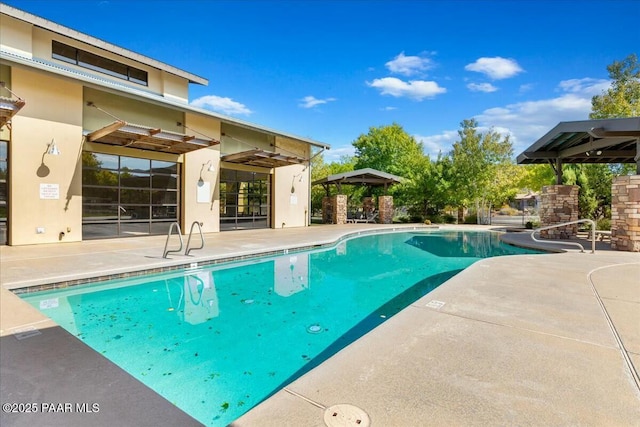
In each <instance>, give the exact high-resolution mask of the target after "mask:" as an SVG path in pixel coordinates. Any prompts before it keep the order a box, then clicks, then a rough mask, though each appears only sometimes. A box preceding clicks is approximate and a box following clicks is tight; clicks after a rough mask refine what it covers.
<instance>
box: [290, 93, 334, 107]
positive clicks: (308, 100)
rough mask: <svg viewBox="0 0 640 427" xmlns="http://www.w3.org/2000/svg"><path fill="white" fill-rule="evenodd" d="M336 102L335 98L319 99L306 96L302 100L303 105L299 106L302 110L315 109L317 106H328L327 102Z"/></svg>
mask: <svg viewBox="0 0 640 427" xmlns="http://www.w3.org/2000/svg"><path fill="white" fill-rule="evenodd" d="M335 100H336V99H335V98H325V99H318V98H316V97H315V96H305V97H304V98H302V99H301V100H300V101H301V103H300V104H298V105H299V106H300V107H302V108H313V107H315V106H316V105H320V104H326V103H327V102H331V101H335Z"/></svg>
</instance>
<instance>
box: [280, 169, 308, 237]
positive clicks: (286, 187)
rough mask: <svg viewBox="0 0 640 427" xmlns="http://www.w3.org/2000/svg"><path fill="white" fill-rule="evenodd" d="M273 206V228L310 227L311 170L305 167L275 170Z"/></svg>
mask: <svg viewBox="0 0 640 427" xmlns="http://www.w3.org/2000/svg"><path fill="white" fill-rule="evenodd" d="M271 200H272V204H273V206H274V209H273V211H274V217H273V223H272V226H273V228H285V227H286V228H289V227H304V226H306V225H308V220H307V218H308V210H309V168H306V169H305V166H304V165H292V166H282V167H279V168H275V170H274V178H273V194H272V198H271Z"/></svg>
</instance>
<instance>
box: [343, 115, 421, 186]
mask: <svg viewBox="0 0 640 427" xmlns="http://www.w3.org/2000/svg"><path fill="white" fill-rule="evenodd" d="M352 144H353V147H354V148H355V157H356V159H357V160H356V164H355V168H356V169H362V168H372V169H376V170H379V171H383V172H387V173H391V174H394V175H398V176H400V177H403V178H407V179H411V178H412V177H413V175H414V173H416V172H417V171H418V165H419V164H420V162H421V160H422V157H424V152H423V147H422V143H419V142H417V141H416V139H415V138H414V137H413V136H411V135H409V134H408V133H407V132H406V131H405V130H404V129H403V128H402V126H400V125H399V124H397V123H393V124H392V125H388V126H380V127H371V128H369V132H368V133H367V134H366V135H365V134H362V135H360V136H359V137H358V138H357V139H356V140H355V141H353V143H352Z"/></svg>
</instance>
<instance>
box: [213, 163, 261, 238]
mask: <svg viewBox="0 0 640 427" xmlns="http://www.w3.org/2000/svg"><path fill="white" fill-rule="evenodd" d="M270 193H271V181H270V175H269V174H266V173H259V172H248V171H236V170H231V169H222V171H221V176H220V230H221V231H225V230H243V229H250V228H268V227H270V226H271V201H270Z"/></svg>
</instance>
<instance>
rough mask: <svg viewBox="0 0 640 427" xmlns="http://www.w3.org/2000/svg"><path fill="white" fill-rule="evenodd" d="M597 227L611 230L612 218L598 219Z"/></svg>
mask: <svg viewBox="0 0 640 427" xmlns="http://www.w3.org/2000/svg"><path fill="white" fill-rule="evenodd" d="M596 229H597V230H604V231H610V230H611V220H610V219H609V218H600V219H599V220H598V221H596Z"/></svg>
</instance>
